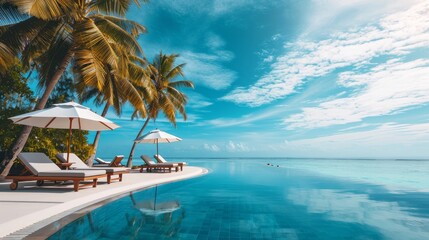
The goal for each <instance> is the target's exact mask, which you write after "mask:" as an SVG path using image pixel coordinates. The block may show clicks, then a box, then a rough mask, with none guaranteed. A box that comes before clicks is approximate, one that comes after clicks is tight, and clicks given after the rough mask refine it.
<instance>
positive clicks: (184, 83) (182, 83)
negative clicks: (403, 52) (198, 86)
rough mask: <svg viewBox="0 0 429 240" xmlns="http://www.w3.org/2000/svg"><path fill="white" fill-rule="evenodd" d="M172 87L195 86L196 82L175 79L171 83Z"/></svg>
mask: <svg viewBox="0 0 429 240" xmlns="http://www.w3.org/2000/svg"><path fill="white" fill-rule="evenodd" d="M169 85H170V87H172V88H180V87H188V88H194V84H193V83H192V82H191V81H189V80H181V81H174V82H170V83H169Z"/></svg>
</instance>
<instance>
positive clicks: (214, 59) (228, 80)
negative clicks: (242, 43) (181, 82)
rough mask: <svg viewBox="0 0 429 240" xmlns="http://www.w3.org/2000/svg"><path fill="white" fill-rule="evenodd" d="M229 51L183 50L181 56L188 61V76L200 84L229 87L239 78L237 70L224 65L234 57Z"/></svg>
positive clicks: (212, 86)
mask: <svg viewBox="0 0 429 240" xmlns="http://www.w3.org/2000/svg"><path fill="white" fill-rule="evenodd" d="M233 57H234V55H233V54H232V53H231V52H228V51H213V53H196V52H191V51H186V50H185V51H181V55H180V58H181V60H182V61H183V62H185V63H186V66H185V73H186V77H187V78H189V79H190V80H192V81H193V82H194V83H196V88H198V85H203V86H205V87H208V88H212V89H215V90H221V89H225V88H227V87H229V86H230V85H231V84H232V82H234V80H235V79H236V78H237V74H236V72H234V71H232V70H230V69H228V68H226V67H224V64H226V63H228V62H229V61H231V60H232V59H233Z"/></svg>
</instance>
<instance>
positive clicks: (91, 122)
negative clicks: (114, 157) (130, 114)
mask: <svg viewBox="0 0 429 240" xmlns="http://www.w3.org/2000/svg"><path fill="white" fill-rule="evenodd" d="M9 119H10V120H12V121H13V123H15V124H21V125H28V126H34V127H40V128H58V129H69V140H68V146H67V162H68V161H69V153H70V143H71V136H72V132H71V130H72V129H79V130H94V131H103V130H113V129H115V128H117V127H119V126H118V125H116V124H114V123H113V122H112V121H110V120H108V119H106V118H104V117H102V116H100V115H98V114H96V113H94V112H93V111H91V110H90V109H89V108H87V107H85V106H82V105H80V104H77V103H75V102H67V103H59V104H54V107H51V108H46V109H42V110H38V111H33V112H29V113H25V114H22V115H18V116H15V117H11V118H9Z"/></svg>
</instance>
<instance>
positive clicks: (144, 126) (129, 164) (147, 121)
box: [127, 117, 150, 168]
mask: <svg viewBox="0 0 429 240" xmlns="http://www.w3.org/2000/svg"><path fill="white" fill-rule="evenodd" d="M149 120H150V117H147V119H146V122H145V123H144V124H143V127H142V129H140V132H139V134H137V137H136V139H137V138H139V137H140V136H141V135H142V133H143V131H144V129H145V128H146V126H147V124H148V123H149ZM136 144H137V143H136V142H134V143H133V146H132V147H131V151H130V156H129V157H128V161H127V167H129V168H131V167H132V166H133V155H134V150H135V148H136Z"/></svg>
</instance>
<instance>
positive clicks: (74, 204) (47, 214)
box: [0, 167, 208, 239]
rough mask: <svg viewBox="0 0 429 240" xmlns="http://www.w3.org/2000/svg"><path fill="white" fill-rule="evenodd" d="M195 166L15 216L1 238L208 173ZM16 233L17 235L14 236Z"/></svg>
mask: <svg viewBox="0 0 429 240" xmlns="http://www.w3.org/2000/svg"><path fill="white" fill-rule="evenodd" d="M194 168H197V169H199V171H192V172H190V173H186V174H182V175H172V176H171V177H167V178H162V179H156V178H154V179H151V180H149V181H144V182H138V183H133V184H129V185H125V186H121V187H117V188H112V189H109V190H108V191H102V192H96V193H94V194H91V195H87V196H84V197H81V198H78V199H74V200H71V201H67V202H63V203H60V204H57V205H55V206H52V207H49V208H47V209H43V210H40V211H36V212H32V213H29V214H27V215H25V216H22V217H19V218H15V219H13V220H11V221H8V222H5V223H3V224H0V239H3V238H5V237H7V238H10V239H15V238H16V239H21V238H24V237H26V235H29V234H31V233H33V232H35V231H36V230H37V229H31V230H30V231H23V230H25V229H26V228H29V227H31V226H32V225H34V224H37V223H40V222H42V221H45V223H44V224H43V225H44V226H47V225H48V224H50V223H52V222H55V221H57V220H58V219H57V218H54V219H52V221H46V220H48V219H49V218H52V217H54V216H55V215H58V214H60V213H63V212H67V211H69V210H72V209H73V212H75V211H78V210H80V209H83V208H85V207H88V206H90V205H92V204H95V203H97V202H100V201H103V200H106V199H108V198H113V197H115V196H118V195H121V194H124V193H127V192H132V191H135V190H139V189H143V188H147V187H151V186H154V185H158V184H164V183H169V182H175V181H180V180H185V179H189V178H193V177H198V176H202V175H204V174H207V173H208V170H207V169H205V168H201V167H194ZM124 177H126V176H124ZM112 184H114V183H112ZM85 191H91V189H86V190H85ZM44 226H38V228H41V227H44ZM19 232H24V233H19ZM14 234H16V235H15V236H13V235H14Z"/></svg>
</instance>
